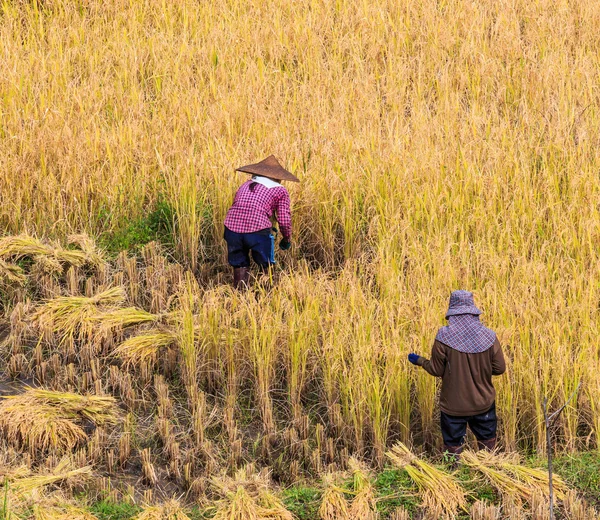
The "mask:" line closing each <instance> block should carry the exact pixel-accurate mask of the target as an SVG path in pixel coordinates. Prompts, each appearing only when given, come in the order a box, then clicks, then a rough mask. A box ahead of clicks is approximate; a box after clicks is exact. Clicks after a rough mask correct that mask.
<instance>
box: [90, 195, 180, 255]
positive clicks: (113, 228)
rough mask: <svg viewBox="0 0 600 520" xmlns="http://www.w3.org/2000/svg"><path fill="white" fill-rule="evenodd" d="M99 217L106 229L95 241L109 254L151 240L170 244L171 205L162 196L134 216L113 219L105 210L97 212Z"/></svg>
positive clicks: (131, 249)
mask: <svg viewBox="0 0 600 520" xmlns="http://www.w3.org/2000/svg"><path fill="white" fill-rule="evenodd" d="M99 219H100V221H101V222H104V223H105V224H104V225H105V227H106V228H109V229H110V231H106V232H104V233H103V234H102V235H101V236H100V237H99V240H98V242H99V244H100V246H101V247H102V249H104V250H106V251H107V252H108V253H109V254H111V255H117V254H118V253H120V252H121V251H130V252H137V251H139V250H140V249H141V248H142V247H143V246H145V245H146V244H148V243H149V242H152V241H154V240H156V241H158V242H160V243H161V244H163V245H165V246H167V247H172V246H173V230H174V222H175V209H174V208H173V206H172V205H171V204H169V203H168V202H167V201H166V200H165V199H164V198H163V197H160V198H159V199H158V201H157V202H156V204H155V206H154V208H152V210H150V211H149V212H148V213H146V214H144V215H141V216H140V217H138V218H136V219H132V220H129V221H127V222H123V223H114V222H113V219H112V214H111V213H110V212H108V211H107V210H103V211H101V212H100V215H99Z"/></svg>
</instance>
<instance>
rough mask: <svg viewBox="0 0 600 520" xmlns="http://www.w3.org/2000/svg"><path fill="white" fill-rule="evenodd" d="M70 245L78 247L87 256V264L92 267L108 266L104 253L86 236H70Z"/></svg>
mask: <svg viewBox="0 0 600 520" xmlns="http://www.w3.org/2000/svg"><path fill="white" fill-rule="evenodd" d="M68 243H69V245H76V246H78V247H79V249H81V250H82V251H83V252H84V253H85V254H86V263H87V264H89V265H90V266H92V267H101V266H102V265H104V264H106V260H105V259H104V257H103V256H102V252H101V251H100V249H99V248H98V246H97V245H96V243H95V242H94V241H93V240H92V239H91V238H90V237H89V236H88V235H85V234H80V235H70V236H69V237H68Z"/></svg>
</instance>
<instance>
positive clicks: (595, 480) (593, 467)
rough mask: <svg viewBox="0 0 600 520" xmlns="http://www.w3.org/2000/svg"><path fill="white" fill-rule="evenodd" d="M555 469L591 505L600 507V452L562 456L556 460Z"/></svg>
mask: <svg viewBox="0 0 600 520" xmlns="http://www.w3.org/2000/svg"><path fill="white" fill-rule="evenodd" d="M553 467H554V471H555V472H556V473H558V474H559V475H560V476H561V477H562V478H563V479H564V480H565V481H566V482H567V483H568V484H569V485H570V486H571V487H573V488H575V489H576V490H577V491H578V492H579V493H581V494H582V495H583V496H584V497H585V499H586V500H587V501H588V502H589V503H590V504H592V505H594V506H595V507H599V506H600V452H597V451H596V452H594V451H590V452H585V453H573V454H568V455H560V456H558V457H556V459H554V462H553Z"/></svg>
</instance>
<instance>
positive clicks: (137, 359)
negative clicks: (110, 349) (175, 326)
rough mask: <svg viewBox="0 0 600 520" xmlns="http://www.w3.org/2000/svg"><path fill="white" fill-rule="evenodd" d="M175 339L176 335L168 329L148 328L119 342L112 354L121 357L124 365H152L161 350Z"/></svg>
mask: <svg viewBox="0 0 600 520" xmlns="http://www.w3.org/2000/svg"><path fill="white" fill-rule="evenodd" d="M176 341H177V335H176V334H175V333H173V332H170V331H168V330H160V329H155V330H150V331H148V332H144V333H143V334H139V335H137V336H132V337H131V338H128V339H126V340H125V341H124V342H123V343H121V344H120V345H119V346H118V347H117V348H116V349H115V350H114V355H115V356H117V357H119V358H120V359H122V360H123V361H124V362H125V364H126V365H134V366H137V365H143V364H146V363H149V364H151V365H154V364H155V363H156V361H157V360H158V359H159V357H160V353H161V351H162V350H166V349H168V348H169V347H171V346H172V345H174V344H175V342H176Z"/></svg>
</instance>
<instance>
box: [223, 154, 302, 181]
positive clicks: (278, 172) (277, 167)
mask: <svg viewBox="0 0 600 520" xmlns="http://www.w3.org/2000/svg"><path fill="white" fill-rule="evenodd" d="M235 171H236V172H244V173H252V174H253V175H260V176H262V177H268V178H269V179H276V180H278V181H291V182H300V179H298V177H296V176H295V175H294V174H292V173H291V172H288V171H287V170H286V169H285V168H284V167H283V166H281V164H279V161H278V160H277V159H275V156H274V155H269V157H267V158H266V159H264V160H262V161H260V162H259V163H256V164H248V165H246V166H240V167H239V168H236V170H235Z"/></svg>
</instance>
